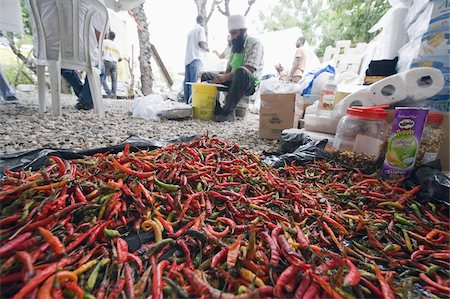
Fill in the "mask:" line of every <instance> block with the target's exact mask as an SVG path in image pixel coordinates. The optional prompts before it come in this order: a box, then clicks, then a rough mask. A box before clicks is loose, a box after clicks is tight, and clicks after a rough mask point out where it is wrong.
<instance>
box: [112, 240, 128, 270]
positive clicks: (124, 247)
mask: <svg viewBox="0 0 450 299" xmlns="http://www.w3.org/2000/svg"><path fill="white" fill-rule="evenodd" d="M115 242H116V250H117V262H118V263H119V264H123V263H125V262H126V261H127V255H128V243H127V242H126V241H125V240H124V239H122V238H116V239H115Z"/></svg>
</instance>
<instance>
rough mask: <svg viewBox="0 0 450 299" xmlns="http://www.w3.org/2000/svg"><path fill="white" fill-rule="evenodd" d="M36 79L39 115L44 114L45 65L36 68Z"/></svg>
mask: <svg viewBox="0 0 450 299" xmlns="http://www.w3.org/2000/svg"><path fill="white" fill-rule="evenodd" d="M36 72H37V78H38V96H39V113H44V112H45V89H46V86H45V65H38V66H36Z"/></svg>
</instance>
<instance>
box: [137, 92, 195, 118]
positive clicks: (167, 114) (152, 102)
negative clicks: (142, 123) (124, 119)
mask: <svg viewBox="0 0 450 299" xmlns="http://www.w3.org/2000/svg"><path fill="white" fill-rule="evenodd" d="M191 113H192V108H191V106H190V105H187V104H183V103H178V102H174V101H170V100H167V101H166V100H164V99H163V97H162V96H161V95H159V94H151V95H148V96H145V97H140V98H137V99H135V100H134V101H133V117H139V118H143V119H148V120H154V121H159V120H161V119H162V118H163V119H179V118H186V117H190V116H191Z"/></svg>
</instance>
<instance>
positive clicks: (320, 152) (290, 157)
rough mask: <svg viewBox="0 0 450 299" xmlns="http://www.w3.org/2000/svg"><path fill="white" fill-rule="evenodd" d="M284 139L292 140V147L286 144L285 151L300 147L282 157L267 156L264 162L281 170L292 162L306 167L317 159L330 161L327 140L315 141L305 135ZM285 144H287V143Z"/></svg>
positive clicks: (287, 135)
mask: <svg viewBox="0 0 450 299" xmlns="http://www.w3.org/2000/svg"><path fill="white" fill-rule="evenodd" d="M294 135H295V136H294ZM282 138H283V137H282ZM284 138H285V139H286V140H288V139H290V140H291V142H292V145H291V146H286V144H285V145H284V150H292V149H293V148H294V147H295V146H296V145H298V147H297V148H296V149H295V150H294V151H293V152H287V153H285V154H282V155H280V156H275V155H272V156H267V157H266V158H265V159H264V160H263V161H264V163H266V164H269V165H272V166H273V167H275V168H279V167H283V166H284V165H289V164H291V163H292V162H295V164H297V165H304V164H308V163H312V162H314V161H315V160H317V159H325V160H329V159H330V157H329V155H327V154H326V153H325V152H324V148H325V146H326V145H327V142H328V140H327V139H322V140H319V141H313V140H312V139H311V138H309V136H308V135H307V134H304V133H301V134H290V135H289V134H286V135H285V136H284ZM284 142H285V143H286V142H287V141H284Z"/></svg>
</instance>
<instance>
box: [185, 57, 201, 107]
mask: <svg viewBox="0 0 450 299" xmlns="http://www.w3.org/2000/svg"><path fill="white" fill-rule="evenodd" d="M199 69H200V60H199V59H194V60H193V61H191V63H189V64H187V65H186V66H185V67H184V102H185V103H186V104H189V102H190V100H189V99H190V97H191V95H192V85H190V84H186V83H187V82H194V83H195V82H197V77H198V72H199Z"/></svg>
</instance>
